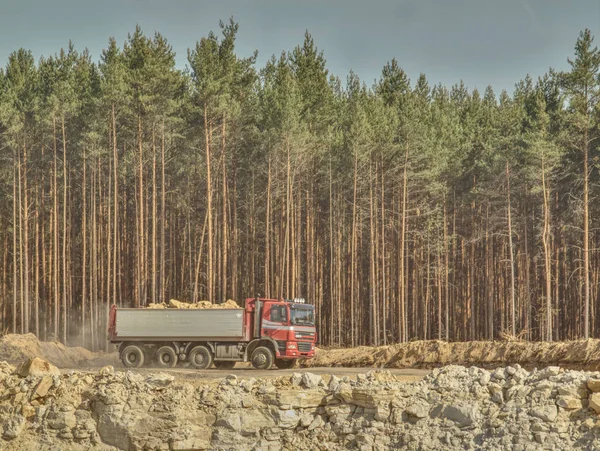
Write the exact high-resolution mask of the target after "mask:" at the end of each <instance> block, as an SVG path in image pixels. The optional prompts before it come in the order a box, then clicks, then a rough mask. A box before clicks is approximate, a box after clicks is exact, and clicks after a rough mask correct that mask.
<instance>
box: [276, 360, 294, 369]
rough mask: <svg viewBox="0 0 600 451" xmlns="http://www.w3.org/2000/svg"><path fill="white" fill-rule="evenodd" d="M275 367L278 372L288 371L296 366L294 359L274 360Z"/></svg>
mask: <svg viewBox="0 0 600 451" xmlns="http://www.w3.org/2000/svg"><path fill="white" fill-rule="evenodd" d="M275 365H276V366H277V368H279V369H280V370H290V369H292V368H294V366H296V359H288V360H284V359H275Z"/></svg>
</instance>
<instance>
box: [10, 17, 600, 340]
mask: <svg viewBox="0 0 600 451" xmlns="http://www.w3.org/2000/svg"><path fill="white" fill-rule="evenodd" d="M237 31H238V25H237V24H236V23H234V22H233V21H230V22H228V23H225V24H221V30H220V33H219V34H213V33H209V34H208V35H207V36H206V37H204V38H202V39H200V41H198V42H197V43H196V45H195V46H194V47H193V48H191V49H190V50H189V51H188V67H187V68H186V70H180V69H179V68H177V67H176V64H175V54H174V52H173V50H172V48H171V46H170V45H169V44H168V42H167V40H166V39H165V38H164V37H163V36H162V35H160V34H158V33H157V34H155V35H154V36H148V35H145V34H144V33H143V32H142V30H141V29H140V28H139V27H138V28H136V30H135V32H134V33H133V34H131V35H130V36H129V37H128V39H127V41H126V42H125V44H124V46H123V47H122V48H121V47H119V46H118V45H117V43H116V42H115V41H114V39H111V40H110V41H109V43H108V47H107V48H106V50H104V51H103V53H102V55H101V58H100V61H99V62H98V63H95V62H94V61H92V57H91V55H90V54H89V53H88V52H87V51H83V52H80V51H77V50H76V48H75V47H74V46H73V45H71V44H70V45H69V46H68V48H66V49H61V50H60V52H59V53H57V54H55V55H52V56H48V57H42V58H41V59H40V60H39V61H35V60H34V58H33V56H32V54H31V52H29V51H27V50H23V49H20V50H18V51H16V52H14V53H13V54H11V56H10V57H9V60H8V63H7V64H6V67H5V68H4V70H2V71H0V133H1V138H0V139H1V140H0V149H1V150H0V159H1V164H0V243H1V244H2V246H1V248H0V284H1V285H0V308H1V312H0V315H1V316H0V319H1V324H2V330H3V331H9V332H16V333H25V332H33V333H35V334H37V335H38V336H39V337H41V338H42V339H51V338H56V339H60V340H62V341H64V342H67V343H70V344H76V343H83V344H84V345H86V346H88V347H92V348H103V347H104V346H105V345H106V341H105V330H106V318H107V311H108V308H109V306H110V305H111V304H113V303H116V304H118V305H121V306H143V305H146V304H147V303H150V302H161V301H163V300H168V299H169V298H177V299H182V300H189V301H198V300H202V299H209V300H211V301H213V302H222V301H225V300H226V299H229V298H232V299H236V300H241V299H244V298H245V297H253V296H256V295H257V294H260V295H262V296H271V297H275V296H276V297H286V298H288V297H295V296H303V297H306V298H307V299H308V300H309V301H310V302H311V303H314V304H315V305H316V308H317V312H318V331H319V337H320V341H321V343H324V344H330V345H345V346H353V345H359V344H374V345H377V344H383V343H391V342H398V341H407V340H414V339H432V338H440V339H445V340H479V339H496V338H499V337H501V336H502V335H503V334H506V335H510V336H520V337H522V338H525V339H528V340H564V339H574V338H579V337H588V336H598V335H600V321H597V320H596V316H597V312H598V307H599V290H598V282H599V278H600V258H599V257H600V253H599V252H598V251H597V250H598V247H599V246H600V233H599V231H598V225H599V224H600V223H599V221H598V218H599V216H600V207H599V204H598V202H597V201H596V199H597V196H598V195H599V194H600V187H599V186H598V184H599V182H600V177H599V174H598V164H599V159H598V146H599V141H598V138H599V137H600V132H599V130H598V123H599V119H600V111H599V105H598V99H599V94H600V81H599V69H600V52H598V50H597V49H596V47H594V45H593V38H592V36H591V34H590V32H589V31H587V30H586V31H584V32H582V33H581V34H580V36H579V38H578V40H577V43H576V46H575V52H574V56H572V57H571V59H569V64H570V67H571V69H570V71H568V72H564V73H559V72H556V71H553V70H550V71H549V72H548V73H547V74H545V75H544V76H542V77H540V78H538V79H537V80H534V79H532V78H530V77H529V76H528V77H526V78H525V79H524V80H522V81H519V82H518V83H517V84H516V86H515V90H514V92H513V93H507V92H504V91H503V92H501V93H499V94H497V93H495V92H494V91H493V90H492V88H491V87H488V88H487V89H486V90H485V92H483V93H481V92H479V91H478V90H476V89H473V90H471V91H469V90H468V89H467V87H465V86H464V85H463V83H458V84H456V85H453V86H451V87H446V86H442V85H436V86H431V85H430V84H429V83H428V81H427V79H426V77H425V76H424V75H421V76H420V77H418V79H417V80H414V81H411V80H409V78H408V77H407V75H406V74H405V73H404V71H403V70H402V69H401V67H400V66H399V63H398V62H397V61H396V60H392V61H391V62H389V63H388V64H386V65H385V67H384V68H383V70H382V73H381V77H380V78H379V80H378V81H377V82H376V83H375V84H374V85H373V86H368V85H366V84H365V83H364V82H362V81H361V80H359V78H358V77H357V76H356V75H355V74H353V73H350V74H349V75H348V76H347V77H346V79H345V80H341V79H340V78H337V77H334V76H331V75H330V74H329V72H328V70H327V68H326V62H325V59H324V56H323V54H322V53H321V52H320V51H319V50H318V49H317V47H316V46H315V44H314V42H313V40H312V38H311V36H310V35H309V34H307V35H306V36H305V39H304V43H303V44H302V45H300V46H298V47H296V48H295V49H294V50H293V51H291V52H289V53H288V52H284V53H282V54H281V55H280V56H279V57H275V56H274V57H272V58H271V59H270V60H269V61H268V63H267V64H266V65H265V67H262V68H259V67H256V54H255V55H252V56H250V57H247V58H242V57H240V56H239V55H237V54H236V52H235V40H236V34H237Z"/></svg>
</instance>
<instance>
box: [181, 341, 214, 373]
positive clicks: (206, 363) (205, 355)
mask: <svg viewBox="0 0 600 451" xmlns="http://www.w3.org/2000/svg"><path fill="white" fill-rule="evenodd" d="M187 359H188V361H189V362H190V365H191V366H192V368H196V369H198V370H204V369H206V368H210V366H211V365H212V363H213V356H212V352H210V349H208V348H207V347H206V346H202V345H200V346H195V347H194V348H192V350H191V351H190V353H189V354H188V358H187Z"/></svg>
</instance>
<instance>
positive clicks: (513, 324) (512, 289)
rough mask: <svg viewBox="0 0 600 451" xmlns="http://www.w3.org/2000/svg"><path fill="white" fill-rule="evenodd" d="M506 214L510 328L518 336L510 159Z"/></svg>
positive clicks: (507, 175) (514, 335) (507, 170)
mask: <svg viewBox="0 0 600 451" xmlns="http://www.w3.org/2000/svg"><path fill="white" fill-rule="evenodd" d="M506 200H507V207H506V216H507V221H508V249H509V255H510V330H511V333H512V335H513V337H516V335H517V333H516V319H515V256H514V250H513V239H512V237H513V234H512V216H511V205H510V169H509V167H508V161H507V162H506Z"/></svg>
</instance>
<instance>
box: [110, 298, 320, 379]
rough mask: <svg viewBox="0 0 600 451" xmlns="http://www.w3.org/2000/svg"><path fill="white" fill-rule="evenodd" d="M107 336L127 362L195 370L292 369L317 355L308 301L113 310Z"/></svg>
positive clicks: (134, 365)
mask: <svg viewBox="0 0 600 451" xmlns="http://www.w3.org/2000/svg"><path fill="white" fill-rule="evenodd" d="M108 339H109V340H110V342H111V343H113V344H115V345H116V346H117V347H118V351H119V357H120V359H121V361H122V362H123V365H125V366H126V367H129V368H137V367H141V366H143V365H144V364H146V365H152V366H158V367H160V368H170V367H174V366H176V365H177V364H183V365H186V366H191V367H192V368H197V369H206V368H210V367H211V366H212V365H213V364H214V366H215V367H216V368H219V369H230V368H233V367H234V366H235V364H236V362H248V361H249V362H251V363H252V366H253V367H254V368H257V369H262V370H267V369H270V368H271V367H272V366H273V365H275V366H276V367H277V368H280V369H288V368H292V367H293V366H294V364H295V363H296V361H297V360H298V359H310V358H312V357H314V355H315V344H316V341H317V332H316V329H315V310H314V306H312V305H310V304H307V303H306V302H305V301H304V299H300V298H296V299H291V300H284V299H266V298H249V299H246V301H245V303H244V307H243V308H219V309H182V308H169V309H148V308H117V306H115V305H113V306H112V307H111V310H110V317H109V327H108Z"/></svg>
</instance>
